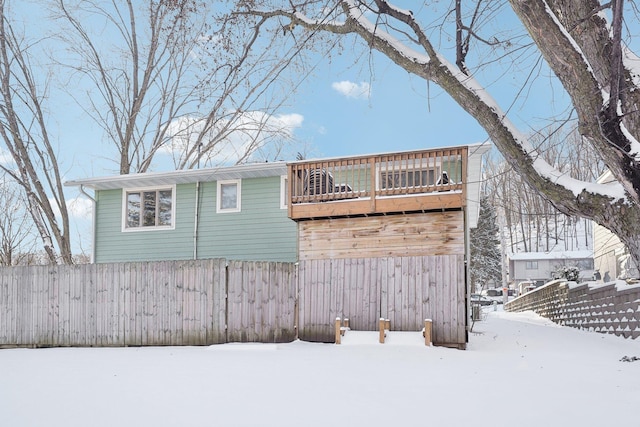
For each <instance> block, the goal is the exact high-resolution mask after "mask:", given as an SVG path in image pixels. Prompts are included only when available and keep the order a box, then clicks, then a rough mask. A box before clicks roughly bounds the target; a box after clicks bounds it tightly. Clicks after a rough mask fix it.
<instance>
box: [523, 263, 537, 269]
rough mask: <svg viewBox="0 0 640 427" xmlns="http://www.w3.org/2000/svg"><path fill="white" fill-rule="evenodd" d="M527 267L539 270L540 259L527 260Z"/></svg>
mask: <svg viewBox="0 0 640 427" xmlns="http://www.w3.org/2000/svg"><path fill="white" fill-rule="evenodd" d="M525 269H527V270H537V269H538V261H527V264H526V266H525Z"/></svg>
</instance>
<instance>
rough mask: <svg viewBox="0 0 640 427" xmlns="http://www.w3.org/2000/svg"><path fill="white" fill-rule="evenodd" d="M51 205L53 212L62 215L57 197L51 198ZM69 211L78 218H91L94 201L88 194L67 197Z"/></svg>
mask: <svg viewBox="0 0 640 427" xmlns="http://www.w3.org/2000/svg"><path fill="white" fill-rule="evenodd" d="M49 202H50V203H51V207H53V213H54V214H55V215H56V216H57V217H60V209H58V205H57V204H56V201H55V199H49ZM66 202H67V212H68V213H69V216H70V217H72V218H76V219H90V218H91V210H92V209H93V202H91V200H89V199H88V198H87V197H86V196H78V197H74V198H72V199H67V200H66Z"/></svg>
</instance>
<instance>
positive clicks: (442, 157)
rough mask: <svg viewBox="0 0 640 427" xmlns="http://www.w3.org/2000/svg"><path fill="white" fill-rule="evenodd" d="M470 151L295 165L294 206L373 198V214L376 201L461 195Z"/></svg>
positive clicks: (291, 171) (292, 166)
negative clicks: (453, 193)
mask: <svg viewBox="0 0 640 427" xmlns="http://www.w3.org/2000/svg"><path fill="white" fill-rule="evenodd" d="M466 150H467V149H466V147H461V148H452V149H446V150H424V151H412V152H403V153H395V154H381V155H374V156H359V157H348V158H340V159H327V160H318V161H300V162H296V163H290V164H289V176H288V178H289V202H290V204H289V206H290V208H293V209H294V210H295V207H296V205H301V204H309V203H311V204H313V203H326V202H332V201H350V202H354V201H360V202H362V201H363V200H367V199H368V200H369V201H370V206H371V209H373V211H371V213H373V212H374V211H375V204H376V203H375V200H376V199H382V198H388V197H393V196H411V195H414V196H415V195H427V194H433V193H441V192H456V191H458V192H461V191H462V190H463V182H464V181H465V174H466ZM323 210H324V211H326V210H327V208H323ZM306 211H307V212H309V209H307V210H306ZM333 211H335V209H333ZM375 212H377V211H375ZM290 214H291V210H290ZM336 215H337V214H336ZM290 216H292V217H296V215H295V214H293V215H290ZM323 216H326V215H323Z"/></svg>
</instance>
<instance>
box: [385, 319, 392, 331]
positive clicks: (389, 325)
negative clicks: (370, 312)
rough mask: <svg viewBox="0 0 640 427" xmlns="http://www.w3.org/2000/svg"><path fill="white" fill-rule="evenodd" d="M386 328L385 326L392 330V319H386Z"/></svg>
mask: <svg viewBox="0 0 640 427" xmlns="http://www.w3.org/2000/svg"><path fill="white" fill-rule="evenodd" d="M384 328H385V329H386V330H387V331H390V330H391V320H389V319H384Z"/></svg>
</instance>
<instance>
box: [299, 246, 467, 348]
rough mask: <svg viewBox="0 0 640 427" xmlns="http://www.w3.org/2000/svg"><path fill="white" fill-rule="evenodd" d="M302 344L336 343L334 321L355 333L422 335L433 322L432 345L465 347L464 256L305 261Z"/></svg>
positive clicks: (302, 271) (302, 270)
mask: <svg viewBox="0 0 640 427" xmlns="http://www.w3.org/2000/svg"><path fill="white" fill-rule="evenodd" d="M298 274H299V277H300V284H299V286H300V291H299V292H300V324H299V334H300V338H301V339H303V340H308V341H325V342H327V341H332V340H333V336H334V330H333V326H332V321H333V320H334V319H335V318H336V317H341V318H345V317H346V318H349V326H350V327H351V329H354V330H365V331H375V330H377V329H378V319H380V318H381V317H384V318H385V319H389V320H390V321H391V330H392V331H394V330H395V331H420V330H421V329H422V327H423V325H424V320H425V319H427V318H428V319H432V320H433V342H434V343H436V344H441V345H451V346H457V347H464V345H465V343H466V316H467V314H466V299H465V288H466V284H465V276H464V256H463V255H440V256H423V257H395V258H365V259H362V258H358V259H333V260H306V261H301V262H300V266H299V273H298Z"/></svg>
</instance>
